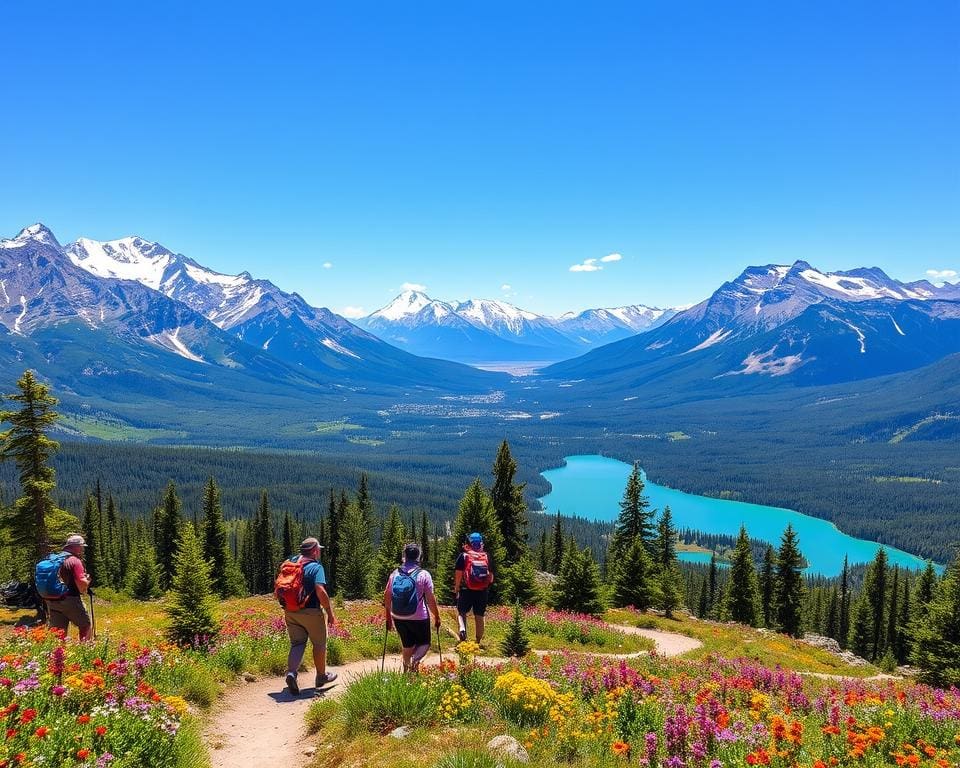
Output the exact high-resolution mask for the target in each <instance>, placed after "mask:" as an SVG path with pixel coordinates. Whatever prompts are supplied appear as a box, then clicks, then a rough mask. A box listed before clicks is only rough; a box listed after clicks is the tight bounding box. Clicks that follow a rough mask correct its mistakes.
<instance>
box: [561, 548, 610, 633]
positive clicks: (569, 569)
mask: <svg viewBox="0 0 960 768" xmlns="http://www.w3.org/2000/svg"><path fill="white" fill-rule="evenodd" d="M553 607H554V608H555V609H556V610H558V611H576V612H578V613H586V614H590V615H592V616H599V615H600V614H602V613H603V610H604V605H603V598H602V596H601V592H600V569H599V568H598V567H597V564H596V562H595V561H594V559H593V555H592V554H591V553H590V550H589V549H586V548H584V549H583V550H581V551H578V550H577V548H576V545H572V546H571V547H570V548H569V551H567V553H566V554H565V555H564V557H563V564H562V565H561V566H560V573H559V574H557V580H556V582H555V584H554V590H553Z"/></svg>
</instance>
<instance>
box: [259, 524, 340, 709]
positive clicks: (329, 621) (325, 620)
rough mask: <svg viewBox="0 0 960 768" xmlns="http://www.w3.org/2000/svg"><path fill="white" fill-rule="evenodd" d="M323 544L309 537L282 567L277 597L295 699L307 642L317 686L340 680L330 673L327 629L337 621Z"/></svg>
mask: <svg viewBox="0 0 960 768" xmlns="http://www.w3.org/2000/svg"><path fill="white" fill-rule="evenodd" d="M321 549H323V547H322V546H320V542H319V541H317V539H315V538H313V537H312V536H311V537H310V538H306V539H304V540H303V542H302V543H301V544H300V554H299V555H293V556H291V557H290V558H289V559H288V560H284V561H283V563H282V564H281V565H280V574H279V575H278V576H277V581H276V586H275V588H274V594H275V595H276V596H277V599H278V600H279V601H280V604H281V605H282V606H283V618H284V621H285V622H286V624H287V634H288V635H290V655H289V656H287V676H286V684H287V690H289V691H290V693H291V694H292V695H294V696H296V695H298V694H299V693H300V686H299V684H298V682H297V672H298V670H299V669H300V662H301V661H303V654H304V652H305V651H306V650H307V639H308V638H309V639H310V644H311V645H312V646H313V664H314V667H315V668H316V678H315V685H316V687H317V688H322V687H323V686H325V685H330V684H331V683H333V681H334V680H336V679H337V675H336V673H334V672H328V671H327V626H328V625H329V626H330V627H331V628H333V627H335V626H336V625H337V618H336V616H334V614H333V606H331V605H330V596H329V595H328V594H327V589H326V583H327V576H326V573H324V570H323V565H322V564H321V563H320V550H321Z"/></svg>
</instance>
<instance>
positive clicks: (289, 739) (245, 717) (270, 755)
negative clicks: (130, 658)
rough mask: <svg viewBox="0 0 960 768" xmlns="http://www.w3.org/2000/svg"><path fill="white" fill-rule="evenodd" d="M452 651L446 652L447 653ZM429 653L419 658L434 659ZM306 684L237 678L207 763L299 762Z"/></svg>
mask: <svg viewBox="0 0 960 768" xmlns="http://www.w3.org/2000/svg"><path fill="white" fill-rule="evenodd" d="M610 628H611V629H616V630H619V631H620V632H623V633H625V634H628V635H640V636H642V637H646V638H648V639H650V640H652V641H653V642H654V646H655V648H656V651H657V653H659V654H661V655H662V656H679V655H680V654H683V653H687V652H688V651H692V650H694V649H695V648H699V647H700V645H701V642H700V641H699V640H695V639H693V638H691V637H687V636H686V635H678V634H675V633H673V632H661V631H659V630H655V629H640V628H638V627H628V626H624V625H619V624H611V625H610ZM451 653H452V652H451ZM645 653H646V652H645V651H640V652H639V653H629V654H611V653H586V654H584V655H587V656H596V657H604V658H630V657H636V656H642V655H643V654H645ZM479 660H480V661H483V662H487V663H492V664H496V663H498V662H502V661H506V659H498V658H489V657H486V656H483V657H480V659H479ZM437 661H438V658H437V655H436V654H435V653H431V654H429V655H428V656H427V658H426V659H425V663H427V664H434V663H436V662H437ZM386 668H387V669H390V670H395V671H399V670H400V668H401V665H400V656H399V655H395V654H391V655H389V656H387V660H386ZM378 669H380V659H364V660H362V661H354V662H351V663H349V664H344V665H342V666H339V667H331V671H336V672H337V674H338V675H339V676H340V677H339V679H338V680H337V685H336V687H334V688H332V689H330V690H329V691H327V692H325V693H321V694H319V696H322V697H327V698H337V697H338V696H341V695H343V692H344V691H345V690H346V688H347V685H349V683H350V681H351V680H353V679H356V678H357V677H359V676H360V675H363V674H366V673H368V672H374V671H376V670H378ZM312 679H313V671H312V670H311V671H309V672H306V673H302V674H301V675H300V683H301V685H306V684H308V683H309V682H310V681H311V680H312ZM316 698H317V695H316V694H315V691H314V690H313V689H312V688H306V687H303V688H301V690H300V696H298V697H293V696H291V695H290V694H289V693H287V690H286V688H284V683H283V678H282V677H269V678H265V679H260V680H256V681H254V682H251V683H239V684H238V685H236V686H235V687H234V688H232V689H231V690H230V691H228V692H227V694H226V696H224V698H223V699H221V700H220V701H219V702H218V704H217V705H216V712H215V714H214V715H213V717H212V718H211V719H210V722H209V723H208V724H207V727H206V729H205V731H204V735H205V737H206V742H207V744H208V746H209V752H210V763H211V765H212V766H213V768H237V766H243V767H244V768H268V766H269V767H270V768H273V766H276V765H290V764H299V763H300V762H302V761H303V758H304V757H305V756H308V755H311V754H313V752H314V751H315V749H316V746H315V742H314V739H313V737H312V736H311V735H309V734H308V733H307V732H306V727H305V725H304V716H305V715H306V712H307V709H309V707H310V705H311V704H312V703H313V702H314V701H315V700H316Z"/></svg>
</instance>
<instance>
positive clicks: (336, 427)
mask: <svg viewBox="0 0 960 768" xmlns="http://www.w3.org/2000/svg"><path fill="white" fill-rule="evenodd" d="M357 429H363V427H362V426H360V425H359V424H353V423H351V422H349V421H347V420H346V419H339V420H337V421H318V422H316V423H315V424H314V425H313V432H314V433H315V434H319V435H333V434H338V433H340V432H349V431H352V430H357Z"/></svg>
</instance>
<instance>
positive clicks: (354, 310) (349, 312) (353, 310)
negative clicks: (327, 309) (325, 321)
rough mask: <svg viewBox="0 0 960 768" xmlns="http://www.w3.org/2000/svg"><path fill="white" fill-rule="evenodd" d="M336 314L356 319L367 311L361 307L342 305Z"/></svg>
mask: <svg viewBox="0 0 960 768" xmlns="http://www.w3.org/2000/svg"><path fill="white" fill-rule="evenodd" d="M337 314H339V315H340V316H341V317H346V318H348V319H350V320H356V319H357V318H358V317H363V316H364V315H366V314H367V312H366V310H365V309H364V308H363V307H344V308H343V309H341V310H340V312H338V313H337Z"/></svg>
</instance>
